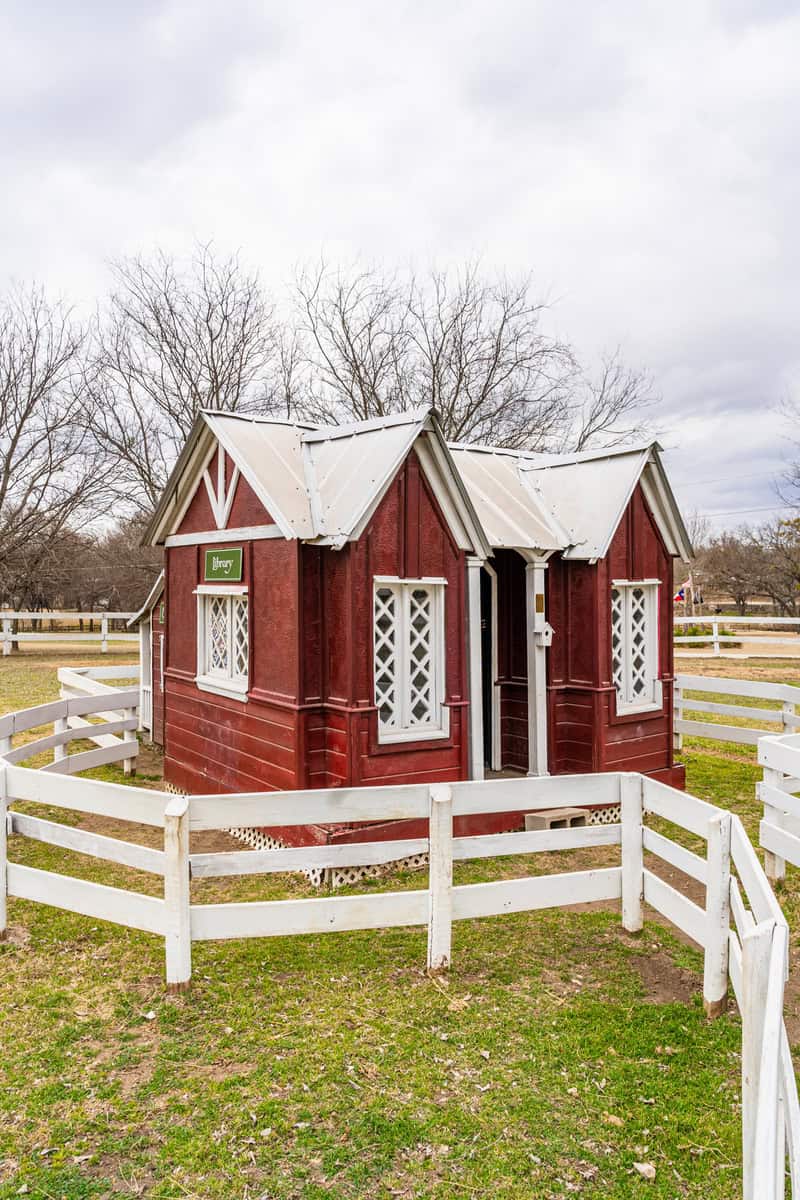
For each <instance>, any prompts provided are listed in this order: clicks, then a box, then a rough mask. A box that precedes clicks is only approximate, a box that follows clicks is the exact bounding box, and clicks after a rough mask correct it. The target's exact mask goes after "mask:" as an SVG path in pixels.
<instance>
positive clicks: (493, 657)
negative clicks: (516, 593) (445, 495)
mask: <svg viewBox="0 0 800 1200" xmlns="http://www.w3.org/2000/svg"><path fill="white" fill-rule="evenodd" d="M481 693H482V695H481V698H482V701H483V762H484V766H485V767H487V768H488V769H489V770H490V771H499V769H500V693H499V690H498V687H497V573H496V571H495V570H494V568H493V567H490V566H489V565H488V564H486V563H484V566H483V568H482V570H481Z"/></svg>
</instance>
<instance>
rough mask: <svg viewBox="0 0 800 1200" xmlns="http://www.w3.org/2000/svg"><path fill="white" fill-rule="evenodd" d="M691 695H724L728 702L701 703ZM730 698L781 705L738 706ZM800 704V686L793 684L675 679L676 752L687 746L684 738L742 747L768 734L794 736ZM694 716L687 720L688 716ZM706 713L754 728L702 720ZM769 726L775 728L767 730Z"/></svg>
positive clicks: (799, 725) (799, 721) (799, 726)
mask: <svg viewBox="0 0 800 1200" xmlns="http://www.w3.org/2000/svg"><path fill="white" fill-rule="evenodd" d="M687 692H700V693H707V694H711V695H713V696H723V697H725V699H724V700H718V699H714V700H703V699H700V700H698V699H697V698H696V697H690V696H687ZM729 697H732V698H733V699H734V701H735V699H736V698H737V697H741V698H746V699H748V700H765V701H768V702H771V703H773V704H774V705H776V706H777V705H780V708H778V707H775V708H759V707H757V706H755V705H753V706H750V705H747V704H736V703H735V702H734V703H730V702H729V699H728V698H729ZM798 704H800V687H793V686H792V685H791V684H789V683H768V682H767V681H766V680H761V679H729V678H726V677H725V676H722V675H685V674H682V673H681V674H679V675H676V676H675V683H674V687H673V710H674V712H673V732H674V738H675V749H676V750H680V749H682V747H683V736H684V734H688V735H690V736H692V737H702V738H710V739H711V740H712V741H717V742H733V743H736V744H738V745H742V746H756V745H758V742H759V740H760V739H761V738H762V737H764V735H765V734H775V733H778V732H780V731H783V732H784V733H792V732H793V731H794V730H795V729H800V716H798V714H797V705H798ZM687 713H691V714H693V715H692V716H691V717H687V716H686V714H687ZM696 713H699V714H700V716H701V717H703V716H705V715H706V714H707V715H709V716H716V717H727V718H728V719H729V720H746V721H750V722H751V723H752V724H751V725H746V726H745V725H727V724H724V723H722V722H719V721H704V720H698V718H697V717H696V716H695V715H694V714H696ZM765 725H768V726H771V728H764V726H765Z"/></svg>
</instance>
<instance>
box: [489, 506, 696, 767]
mask: <svg viewBox="0 0 800 1200" xmlns="http://www.w3.org/2000/svg"><path fill="white" fill-rule="evenodd" d="M494 565H495V568H496V570H497V573H498V678H499V683H500V706H501V717H500V719H501V739H500V742H501V765H502V766H503V767H512V768H517V769H519V770H527V767H528V724H527V721H528V694H527V661H526V635H525V563H524V561H523V559H522V558H521V556H520V555H518V554H516V553H515V552H513V551H500V552H498V553H497V554H496V555H495V558H494ZM613 579H660V580H662V587H661V598H660V606H659V672H660V677H661V680H662V686H663V705H662V708H661V709H659V710H658V711H656V712H654V713H652V714H651V713H645V714H639V715H636V716H624V715H623V716H620V717H618V716H617V715H616V693H615V690H614V687H613V684H612V682H611V581H612V580H613ZM671 580H672V560H671V558H670V556H669V554H668V553H667V550H666V548H665V546H664V544H663V542H662V540H661V536H660V534H659V532H658V529H657V527H656V525H655V522H654V521H653V518H652V516H651V514H650V511H649V509H648V507H647V504H646V501H645V499H644V496H643V495H642V492H641V489H639V488H637V490H636V492H635V493H634V495H633V497H632V499H631V503H630V505H629V506H628V509H627V510H626V512H625V514H624V516H623V519H622V521H621V523H620V525H619V528H618V530H617V532H616V534H615V536H614V538H613V541H612V544H611V547H610V549H609V554H608V556H607V557H606V558H605V559H603V560H602V561H601V562H599V563H597V564H595V565H592V564H589V563H583V562H571V561H565V560H564V559H562V558H561V557H560V556H554V557H553V558H551V559H550V563H549V566H548V569H547V572H546V587H547V599H546V602H547V619H548V621H549V622H550V624H551V625H552V626H553V630H554V636H553V644H552V647H551V648H550V650H549V651H548V729H549V764H550V770H551V772H552V773H553V774H568V773H572V772H575V773H581V772H591V771H610V770H636V771H644V772H645V773H648V774H659V775H661V776H662V777H663V778H665V779H667V780H668V781H673V782H675V783H678V784H680V783H682V769H681V768H678V767H674V765H673V751H672V679H673V657H672V655H673V650H672V609H671V600H672V595H671V590H670V589H671Z"/></svg>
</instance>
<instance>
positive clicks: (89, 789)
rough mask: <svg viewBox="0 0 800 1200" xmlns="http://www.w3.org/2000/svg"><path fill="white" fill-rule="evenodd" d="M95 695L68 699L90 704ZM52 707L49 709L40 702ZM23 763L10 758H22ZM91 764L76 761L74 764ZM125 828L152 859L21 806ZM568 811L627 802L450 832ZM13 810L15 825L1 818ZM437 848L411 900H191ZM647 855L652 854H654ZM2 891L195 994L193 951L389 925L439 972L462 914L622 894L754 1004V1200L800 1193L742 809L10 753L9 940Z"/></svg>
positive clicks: (723, 989)
mask: <svg viewBox="0 0 800 1200" xmlns="http://www.w3.org/2000/svg"><path fill="white" fill-rule="evenodd" d="M85 702H86V699H85V698H78V699H77V700H67V701H61V702H59V703H61V704H74V703H85ZM42 707H46V706H42ZM12 754H13V752H12ZM76 757H78V756H76ZM23 802H27V804H30V803H31V802H33V803H34V804H36V803H39V804H46V805H50V806H55V807H57V808H62V809H71V810H76V811H78V812H83V813H90V814H99V815H103V816H111V817H123V818H124V819H125V820H127V821H132V822H138V823H140V824H144V825H149V826H155V827H157V828H161V829H163V835H164V840H163V849H153V848H151V847H148V846H142V845H139V844H137V843H134V842H127V841H122V840H120V839H117V838H109V837H104V836H100V835H98V834H95V833H92V832H89V831H86V830H83V829H79V828H75V827H67V826H63V825H60V824H59V823H57V822H54V821H50V820H44V819H42V818H38V817H35V816H31V815H30V814H29V813H27V812H19V811H17V810H16V808H15V807H14V806H15V805H18V804H20V803H23ZM565 804H568V805H569V806H577V807H580V806H583V805H596V804H605V805H612V804H614V805H615V804H619V805H620V810H621V821H620V823H619V824H616V825H596V826H592V825H587V826H583V827H578V828H570V829H552V830H537V831H534V832H526V833H510V834H489V835H482V836H475V837H455V836H454V834H453V820H454V818H455V817H458V816H466V815H469V814H477V813H491V812H508V811H514V810H519V811H520V812H523V811H524V812H530V811H536V810H537V809H538V810H541V809H548V808H553V807H560V806H563V805H565ZM6 810H7V816H6ZM409 818H410V819H413V818H426V819H427V820H428V823H429V824H428V836H427V837H423V838H414V839H402V840H400V839H398V840H396V841H394V842H380V843H369V842H366V843H361V844H359V845H358V846H355V847H354V846H352V845H341V844H340V845H335V846H315V847H301V848H292V849H276V850H263V851H253V850H232V851H225V852H212V853H193V852H192V849H191V844H190V836H191V834H192V833H195V832H201V831H204V830H219V829H228V828H230V827H244V828H247V827H256V828H269V827H270V826H275V825H286V824H298V825H300V824H317V823H322V824H337V823H341V822H347V823H349V822H353V821H380V822H384V821H387V820H394V819H398V820H401V819H409ZM653 818H657V819H661V820H664V821H666V822H670V823H671V824H672V825H674V826H677V827H679V828H681V829H684V830H687V831H689V832H690V833H692V834H694V835H696V836H698V837H701V838H703V839H704V840H705V843H706V853H705V855H704V856H701V855H699V854H695V853H694V852H693V851H690V850H688V849H687V848H686V847H685V846H683V845H681V844H680V843H679V842H677V841H674V840H672V839H671V838H669V837H667V836H666V835H665V834H664V833H663V832H661V830H660V829H656V828H654V827H653V824H652V819H653ZM6 831H8V833H10V834H11V835H12V836H13V835H18V836H23V837H28V838H35V839H39V840H41V841H45V842H48V843H50V844H52V845H57V846H63V847H65V848H69V849H72V850H78V851H79V852H81V853H83V854H89V855H93V856H95V857H98V858H102V859H106V860H108V861H111V862H115V863H121V864H124V865H126V866H131V867H136V868H138V869H139V870H143V871H148V872H151V873H153V874H155V875H158V876H161V877H163V880H164V891H163V898H159V897H154V896H148V895H144V894H142V893H139V892H134V891H128V890H124V889H120V888H113V887H108V886H105V885H101V884H97V883H92V882H89V881H86V880H82V879H77V878H74V877H71V876H67V875H61V874H56V873H54V872H51V871H44V870H40V869H38V868H35V867H30V866H26V865H22V864H19V863H15V862H13V861H8V857H7V846H6ZM600 845H605V846H617V845H618V846H619V847H620V858H619V864H618V865H615V866H610V867H601V868H596V869H592V870H582V871H567V872H564V873H559V874H551V875H528V876H525V877H523V878H514V879H504V880H498V881H493V882H489V883H472V884H461V885H454V883H453V863H454V862H456V861H461V860H466V859H479V858H490V857H495V856H498V855H509V854H535V853H539V852H542V851H553V850H569V849H576V848H581V847H587V846H600ZM423 851H428V852H429V855H430V870H429V879H428V886H427V888H425V889H418V890H414V891H407V892H385V893H371V894H368V895H350V896H340V897H325V898H313V899H292V900H270V901H252V902H234V903H213V904H196V903H193V902H192V897H191V879H192V877H203V876H206V877H208V876H217V877H219V876H241V875H244V874H261V873H264V872H275V871H289V870H298V869H302V868H307V867H309V866H316V867H324V866H331V867H336V866H343V865H350V864H351V863H352V860H353V855H354V854H356V855H357V856H358V862H359V863H362V864H367V863H377V862H385V861H387V859H400V858H403V857H405V856H407V855H409V854H414V853H420V852H423ZM646 855H649V856H652V857H648V858H647V859H646V857H645V856H646ZM658 860H660V861H661V862H662V863H666V864H668V865H669V866H671V867H673V868H675V869H676V870H677V871H678V872H680V873H681V874H683V875H685V876H689V877H690V878H692V879H694V880H696V881H697V882H699V883H700V884H702V885H703V886H704V888H705V903H704V906H701V905H700V904H698V903H697V902H696V901H695V900H694V899H692V898H691V897H690V896H689V895H688V894H687V892H686V891H685V890H681V888H680V886H679V885H677V886H673V884H672V883H670V882H667V881H666V880H665V879H664V878H663V877H662V875H660V874H658V873H657V871H656V870H655V869H654V868H655V866H656V862H657V861H658ZM6 895H8V896H12V897H21V898H23V899H26V900H31V901H38V902H39V903H44V904H50V905H55V906H57V907H60V908H64V909H68V910H70V911H72V912H78V913H82V914H84V915H86V916H88V917H91V918H93V919H102V920H108V921H112V922H116V923H118V924H121V925H126V926H130V927H132V928H135V929H141V930H145V931H147V932H150V933H154V934H157V935H159V936H161V937H163V938H164V942H165V951H166V973H167V981H168V984H169V985H171V986H172V987H184V986H187V985H188V982H189V980H190V977H191V957H192V949H191V948H192V942H193V941H198V940H209V939H225V938H240V937H275V936H283V935H291V934H305V933H323V932H335V931H340V930H356V929H362V930H363V929H376V928H385V927H390V926H415V925H416V926H424V927H427V934H428V938H427V947H428V948H427V964H428V968H429V969H431V970H441V969H443V968H446V967H447V966H448V965H449V963H450V958H451V931H452V924H453V921H457V920H465V919H471V918H475V917H487V916H493V915H499V914H503V913H509V912H527V911H532V910H536V909H541V908H553V907H561V906H565V905H572V904H579V903H584V902H587V901H615V900H620V901H621V910H622V924H623V926H624V928H625V929H627V930H629V931H631V932H635V931H637V930H639V929H641V928H642V924H643V920H644V906H645V905H650V906H651V907H652V908H654V909H655V910H656V911H658V912H659V913H661V914H662V915H663V916H664V917H665V918H666V919H667V920H668V921H670V922H671V923H672V924H673V925H675V926H677V928H678V929H680V930H682V931H683V933H684V934H686V935H687V936H688V937H689V938H691V939H692V940H693V941H694V942H696V943H697V944H698V945H699V946H700V947H701V949H702V950H703V954H704V971H703V998H704V1003H705V1007H706V1011H707V1012H708V1014H709V1015H710V1016H714V1015H717V1014H718V1013H719V1012H720V1011H721V1010H722V1008H723V1007H724V1005H725V1002H726V997H727V991H728V981H729V979H730V982H731V984H732V986H733V989H734V992H735V994H736V997H737V1000H738V1002H739V1006H740V1008H741V1011H742V1064H743V1065H742V1128H743V1178H744V1196H745V1200H756V1198H758V1200H779V1197H783V1195H784V1183H785V1180H784V1173H785V1164H786V1153H787V1150H788V1152H789V1161H790V1170H791V1181H792V1194H793V1196H794V1197H795V1198H796V1200H797V1198H800V1174H799V1173H798V1162H800V1156H799V1153H798V1151H799V1150H800V1108H799V1107H798V1101H797V1091H796V1084H795V1077H794V1071H793V1067H792V1062H791V1056H790V1053H789V1044H788V1040H787V1037H786V1031H785V1027H784V1024H783V993H784V984H785V979H786V969H787V945H788V930H787V926H786V921H785V919H784V917H783V914H782V912H781V909H780V907H779V905H778V903H777V901H776V899H775V897H774V895H773V893H772V889H771V887H770V885H769V882H768V880H767V878H766V876H765V874H764V872H763V871H762V869H761V866H760V864H759V861H758V858H757V856H756V854H755V851H754V850H753V847H752V846H751V844H750V842H749V840H748V838H747V836H746V834H745V832H744V829H743V828H742V825H741V822H740V821H739V820H738V818H737V817H736V816H733V815H731V814H730V813H728V812H725V811H723V810H721V809H718V808H716V807H714V806H713V805H710V804H707V803H705V802H704V801H701V800H698V799H696V798H695V797H693V796H689V795H686V794H685V793H683V792H679V791H676V790H674V789H672V788H670V787H668V786H666V785H665V784H662V783H659V782H657V781H655V780H652V779H648V778H646V777H643V776H640V775H627V774H605V775H580V776H556V777H549V778H539V779H528V778H523V779H509V780H493V781H489V782H469V783H454V784H440V785H433V786H430V787H429V786H427V785H424V784H419V785H409V786H405V787H382V788H352V789H349V788H342V789H335V790H332V791H311V792H289V793H254V794H246V795H231V796H218V795H216V796H180V797H177V796H169V795H168V794H166V793H164V792H154V791H149V790H144V789H139V788H129V787H125V786H123V785H116V784H107V783H102V782H98V781H94V780H85V779H75V778H71V777H69V776H58V777H54V776H53V775H52V774H51V773H48V772H46V771H44V772H43V771H34V770H30V769H26V768H23V767H19V766H17V765H15V764H14V762H13V759H12V760H11V761H10V760H9V755H8V753H6V755H5V763H3V760H2V759H0V931H2V930H3V929H4V928H5V922H6V912H5V906H6Z"/></svg>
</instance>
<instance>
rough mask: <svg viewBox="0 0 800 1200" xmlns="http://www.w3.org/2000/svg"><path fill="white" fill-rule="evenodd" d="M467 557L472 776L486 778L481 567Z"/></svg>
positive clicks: (480, 560)
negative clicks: (484, 772) (484, 775)
mask: <svg viewBox="0 0 800 1200" xmlns="http://www.w3.org/2000/svg"><path fill="white" fill-rule="evenodd" d="M482 566H483V559H481V558H473V557H472V556H470V557H469V558H467V620H468V629H469V632H468V636H467V647H468V652H469V777H470V779H483V673H482V670H481V567H482Z"/></svg>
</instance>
